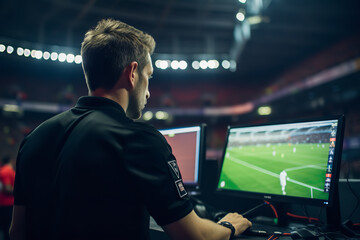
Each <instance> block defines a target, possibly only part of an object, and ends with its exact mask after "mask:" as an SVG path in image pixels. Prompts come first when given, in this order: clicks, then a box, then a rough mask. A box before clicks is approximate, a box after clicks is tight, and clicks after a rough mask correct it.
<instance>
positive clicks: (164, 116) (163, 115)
mask: <svg viewBox="0 0 360 240" xmlns="http://www.w3.org/2000/svg"><path fill="white" fill-rule="evenodd" d="M155 117H156V119H158V120H166V119H168V118H169V114H168V113H167V112H164V111H157V112H156V113H155Z"/></svg>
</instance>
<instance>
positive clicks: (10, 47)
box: [6, 46, 14, 54]
mask: <svg viewBox="0 0 360 240" xmlns="http://www.w3.org/2000/svg"><path fill="white" fill-rule="evenodd" d="M6 52H7V53H8V54H12V53H13V52H14V48H13V47H12V46H7V48H6Z"/></svg>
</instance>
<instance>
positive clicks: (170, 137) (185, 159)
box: [159, 125, 205, 188]
mask: <svg viewBox="0 0 360 240" xmlns="http://www.w3.org/2000/svg"><path fill="white" fill-rule="evenodd" d="M159 131H160V132H161V133H162V134H163V135H164V137H165V138H166V140H167V142H168V143H169V145H170V146H171V148H172V152H173V154H174V156H175V158H176V160H177V163H178V166H179V169H180V172H181V175H182V179H183V182H184V184H185V185H186V186H187V187H194V188H199V187H200V174H201V164H202V161H203V159H204V157H205V125H197V126H189V127H177V128H170V129H162V130H159Z"/></svg>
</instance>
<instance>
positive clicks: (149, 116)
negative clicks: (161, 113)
mask: <svg viewBox="0 0 360 240" xmlns="http://www.w3.org/2000/svg"><path fill="white" fill-rule="evenodd" d="M153 116H154V114H153V113H152V112H151V111H147V112H145V113H144V115H143V119H144V120H145V121H150V120H151V119H152V118H153Z"/></svg>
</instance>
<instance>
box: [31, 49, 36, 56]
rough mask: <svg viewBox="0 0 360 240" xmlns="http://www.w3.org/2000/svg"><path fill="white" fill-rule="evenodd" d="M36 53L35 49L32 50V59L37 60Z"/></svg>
mask: <svg viewBox="0 0 360 240" xmlns="http://www.w3.org/2000/svg"><path fill="white" fill-rule="evenodd" d="M35 53H36V50H34V49H33V50H31V57H32V58H35Z"/></svg>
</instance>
